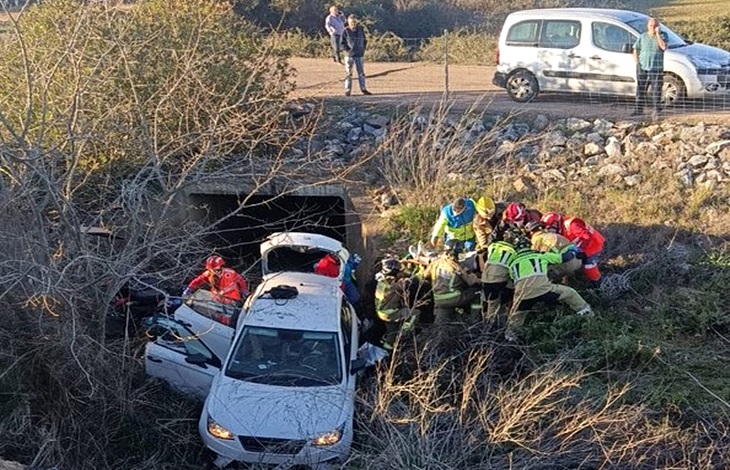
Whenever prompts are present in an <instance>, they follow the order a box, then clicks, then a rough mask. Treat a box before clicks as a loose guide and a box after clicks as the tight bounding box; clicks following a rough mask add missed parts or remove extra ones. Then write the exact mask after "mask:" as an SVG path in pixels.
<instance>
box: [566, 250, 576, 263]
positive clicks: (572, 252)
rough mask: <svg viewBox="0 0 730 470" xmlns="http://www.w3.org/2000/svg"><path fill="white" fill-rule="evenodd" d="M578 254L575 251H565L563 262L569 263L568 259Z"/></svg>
mask: <svg viewBox="0 0 730 470" xmlns="http://www.w3.org/2000/svg"><path fill="white" fill-rule="evenodd" d="M576 256H577V255H576V253H575V251H566V252H565V253H563V263H567V262H568V261H570V260H572V259H573V258H575V257H576Z"/></svg>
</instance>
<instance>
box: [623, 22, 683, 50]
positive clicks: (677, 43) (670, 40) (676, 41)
mask: <svg viewBox="0 0 730 470" xmlns="http://www.w3.org/2000/svg"><path fill="white" fill-rule="evenodd" d="M626 24H627V25H628V26H630V27H631V28H632V29H634V30H635V31H637V32H638V33H639V34H643V33H645V32H646V24H647V19H646V18H636V19H634V20H631V21H627V22H626ZM661 28H662V32H664V33H667V47H668V48H669V49H676V48H678V47H684V46H686V45H687V43H686V42H685V40H684V39H682V36H680V35H679V34H677V33H675V32H674V31H672V30H671V29H669V28H667V27H666V26H664V25H662V26H661Z"/></svg>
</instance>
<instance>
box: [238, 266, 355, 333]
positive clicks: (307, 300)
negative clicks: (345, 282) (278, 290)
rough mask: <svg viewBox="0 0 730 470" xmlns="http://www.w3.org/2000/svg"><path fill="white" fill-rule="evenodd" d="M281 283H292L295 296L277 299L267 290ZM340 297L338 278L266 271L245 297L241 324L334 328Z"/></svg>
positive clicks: (317, 328) (317, 329) (306, 328)
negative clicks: (244, 309)
mask: <svg viewBox="0 0 730 470" xmlns="http://www.w3.org/2000/svg"><path fill="white" fill-rule="evenodd" d="M284 285H285V286H293V287H296V289H297V291H298V294H297V295H296V297H293V298H291V299H281V298H278V299H277V298H272V297H271V295H269V294H268V293H267V291H269V290H270V289H271V288H273V287H277V286H284ZM342 298H343V293H342V290H341V289H340V281H338V280H337V279H335V278H331V277H327V276H320V275H318V274H312V273H297V272H282V273H274V274H270V275H267V276H266V277H264V279H263V282H262V283H261V284H260V285H259V286H258V287H257V288H256V291H255V292H254V294H253V299H252V300H250V301H247V304H248V308H247V309H246V313H245V314H244V318H243V319H242V321H243V326H258V327H267V328H284V329H293V330H308V331H330V332H336V331H338V330H339V325H340V305H341V304H342Z"/></svg>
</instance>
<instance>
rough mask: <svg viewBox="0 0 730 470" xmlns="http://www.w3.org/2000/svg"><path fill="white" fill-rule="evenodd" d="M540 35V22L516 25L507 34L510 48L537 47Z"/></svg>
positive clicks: (529, 21)
mask: <svg viewBox="0 0 730 470" xmlns="http://www.w3.org/2000/svg"><path fill="white" fill-rule="evenodd" d="M539 33H540V20H528V21H521V22H519V23H515V24H513V25H512V27H511V28H510V29H509V31H508V32H507V45H509V46H537V39H538V37H539Z"/></svg>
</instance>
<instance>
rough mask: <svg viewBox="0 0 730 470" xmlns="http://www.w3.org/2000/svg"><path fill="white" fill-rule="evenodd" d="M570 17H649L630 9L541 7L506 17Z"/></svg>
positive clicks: (630, 18) (629, 18) (620, 18)
mask: <svg viewBox="0 0 730 470" xmlns="http://www.w3.org/2000/svg"><path fill="white" fill-rule="evenodd" d="M568 16H569V17H571V18H575V19H580V18H584V17H590V18H603V19H613V20H618V21H622V22H625V21H630V20H634V19H637V18H649V17H648V16H647V15H645V14H643V13H639V12H636V11H630V10H613V9H609V8H542V9H534V10H522V11H516V12H514V13H510V14H509V16H508V18H513V19H519V18H528V17H529V18H539V19H543V18H558V17H559V18H565V17H568Z"/></svg>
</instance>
